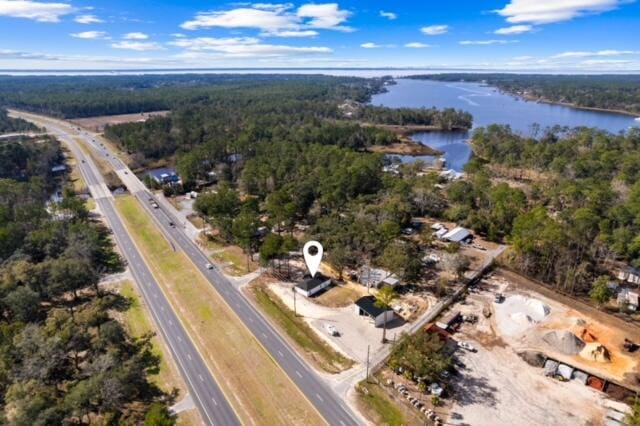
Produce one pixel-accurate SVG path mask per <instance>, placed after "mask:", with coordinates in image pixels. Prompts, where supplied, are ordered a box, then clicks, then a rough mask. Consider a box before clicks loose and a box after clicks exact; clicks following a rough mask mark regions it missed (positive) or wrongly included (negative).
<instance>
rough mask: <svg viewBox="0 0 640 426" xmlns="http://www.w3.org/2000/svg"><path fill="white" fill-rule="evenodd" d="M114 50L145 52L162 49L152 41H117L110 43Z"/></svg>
mask: <svg viewBox="0 0 640 426" xmlns="http://www.w3.org/2000/svg"><path fill="white" fill-rule="evenodd" d="M111 47H113V48H114V49H124V50H135V51H138V52H143V51H147V50H163V49H164V48H163V47H162V46H160V45H159V44H158V43H156V42H152V41H146V42H144V41H118V42H115V43H111Z"/></svg>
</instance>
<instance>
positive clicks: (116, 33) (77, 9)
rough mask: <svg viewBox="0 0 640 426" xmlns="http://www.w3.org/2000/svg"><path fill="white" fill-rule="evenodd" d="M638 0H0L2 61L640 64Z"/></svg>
mask: <svg viewBox="0 0 640 426" xmlns="http://www.w3.org/2000/svg"><path fill="white" fill-rule="evenodd" d="M639 27H640V4H639V3H637V2H635V1H631V0H464V1H457V0H448V1H444V0H443V1H432V0H422V1H414V0H409V1H406V0H402V1H393V2H392V1H375V0H371V1H365V0H359V1H356V0H346V1H339V2H337V3H323V2H316V3H310V2H308V1H302V2H295V3H293V2H292V3H277V4H276V3H248V2H247V3H244V2H220V1H193V0H192V1H189V0H183V1H179V2H178V1H139V0H127V1H123V0H114V1H98V0H86V1H75V0H73V1H71V0H69V1H67V0H55V1H51V2H49V1H44V0H0V69H42V68H44V69H73V68H82V69H119V68H199V67H215V68H219V67H255V68H259V67H438V68H468V69H478V68H481V69H496V70H523V71H536V70H539V71H547V70H551V71H567V72H574V71H575V72H580V71H638V70H640V43H638V40H640V30H639Z"/></svg>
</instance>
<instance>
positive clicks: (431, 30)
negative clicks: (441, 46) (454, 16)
mask: <svg viewBox="0 0 640 426" xmlns="http://www.w3.org/2000/svg"><path fill="white" fill-rule="evenodd" d="M420 31H422V33H423V34H426V35H430V36H433V35H440V34H446V33H447V32H449V26H448V25H429V26H426V27H422V28H420Z"/></svg>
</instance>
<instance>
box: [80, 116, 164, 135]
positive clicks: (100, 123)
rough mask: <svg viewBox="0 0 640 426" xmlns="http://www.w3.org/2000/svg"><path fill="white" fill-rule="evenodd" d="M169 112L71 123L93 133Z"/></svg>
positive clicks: (81, 119) (95, 118)
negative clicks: (108, 125) (113, 125)
mask: <svg viewBox="0 0 640 426" xmlns="http://www.w3.org/2000/svg"><path fill="white" fill-rule="evenodd" d="M169 112H170V111H153V112H145V113H140V114H118V115H100V116H96V117H87V118H75V119H73V120H70V121H71V122H72V123H74V124H77V125H79V126H81V127H84V128H87V129H89V130H92V131H94V132H101V131H102V130H103V129H104V126H106V125H107V124H122V123H132V122H142V121H146V120H148V119H149V118H151V117H164V116H166V115H167V114H169Z"/></svg>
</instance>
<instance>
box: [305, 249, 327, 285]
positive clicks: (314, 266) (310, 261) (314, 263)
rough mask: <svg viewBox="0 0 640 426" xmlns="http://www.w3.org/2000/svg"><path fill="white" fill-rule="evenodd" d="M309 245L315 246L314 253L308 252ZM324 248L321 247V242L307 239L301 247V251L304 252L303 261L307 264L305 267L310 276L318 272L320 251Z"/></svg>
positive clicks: (320, 257) (320, 258) (320, 259)
mask: <svg viewBox="0 0 640 426" xmlns="http://www.w3.org/2000/svg"><path fill="white" fill-rule="evenodd" d="M311 247H315V248H316V251H317V252H316V254H311V253H309V249H310V248H311ZM323 252H324V250H323V249H322V244H320V243H319V242H317V241H307V243H306V244H305V245H304V248H303V249H302V253H303V254H304V261H305V263H306V264H307V268H308V269H309V273H310V274H311V278H313V277H315V275H316V273H317V272H318V268H319V267H320V262H321V261H322V253H323Z"/></svg>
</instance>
